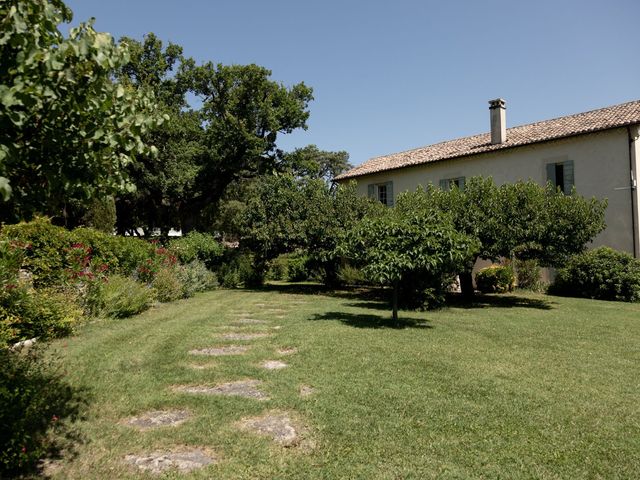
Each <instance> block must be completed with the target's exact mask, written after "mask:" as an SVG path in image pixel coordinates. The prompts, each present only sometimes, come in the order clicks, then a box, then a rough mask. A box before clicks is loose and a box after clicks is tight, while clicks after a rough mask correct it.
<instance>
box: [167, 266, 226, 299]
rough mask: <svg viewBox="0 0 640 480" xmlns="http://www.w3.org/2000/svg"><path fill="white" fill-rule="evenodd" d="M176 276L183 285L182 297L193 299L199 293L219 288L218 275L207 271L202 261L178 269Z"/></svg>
mask: <svg viewBox="0 0 640 480" xmlns="http://www.w3.org/2000/svg"><path fill="white" fill-rule="evenodd" d="M176 276H177V278H178V280H179V281H180V283H181V284H182V296H183V297H185V298H189V297H193V295H194V294H196V293H198V292H205V291H207V290H213V289H214V288H216V287H217V286H218V279H217V277H216V274H215V273H213V272H211V271H210V270H208V269H207V267H206V265H205V264H204V263H203V262H201V261H200V260H193V261H192V262H190V263H187V264H186V265H180V266H178V267H177V269H176Z"/></svg>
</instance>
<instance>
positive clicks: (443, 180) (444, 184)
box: [440, 178, 449, 190]
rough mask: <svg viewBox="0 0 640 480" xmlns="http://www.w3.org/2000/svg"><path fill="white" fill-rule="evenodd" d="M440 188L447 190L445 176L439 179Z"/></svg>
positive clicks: (447, 184)
mask: <svg viewBox="0 0 640 480" xmlns="http://www.w3.org/2000/svg"><path fill="white" fill-rule="evenodd" d="M440 190H449V180H447V179H446V178H443V179H442V180H440Z"/></svg>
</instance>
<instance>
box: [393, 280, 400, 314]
mask: <svg viewBox="0 0 640 480" xmlns="http://www.w3.org/2000/svg"><path fill="white" fill-rule="evenodd" d="M399 283H400V282H398V281H397V280H396V281H395V282H393V323H394V325H397V324H398V287H399Z"/></svg>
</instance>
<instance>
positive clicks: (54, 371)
mask: <svg viewBox="0 0 640 480" xmlns="http://www.w3.org/2000/svg"><path fill="white" fill-rule="evenodd" d="M86 403H87V401H86V395H85V394H84V392H82V391H80V390H78V389H74V388H73V387H71V386H70V385H69V384H68V383H67V382H66V381H65V380H64V378H63V376H62V374H61V373H60V370H59V368H58V367H57V366H56V365H55V364H54V363H52V362H51V361H50V360H49V361H46V360H45V359H44V356H43V353H42V350H41V348H39V347H33V348H31V349H30V350H29V351H26V352H25V351H18V352H14V351H11V350H9V349H7V348H0V425H1V426H2V435H0V478H8V477H14V476H18V475H22V474H27V473H31V472H33V471H34V470H35V469H36V467H37V464H38V462H39V461H40V460H42V459H44V458H47V457H49V456H54V455H56V454H57V453H58V452H59V451H60V450H61V449H63V448H64V449H66V450H68V449H70V448H72V442H71V440H73V439H75V438H76V435H75V433H74V431H73V430H72V429H71V427H70V425H71V423H72V422H73V421H74V420H77V419H78V418H79V417H80V414H81V411H82V409H83V406H84V405H85V404H86Z"/></svg>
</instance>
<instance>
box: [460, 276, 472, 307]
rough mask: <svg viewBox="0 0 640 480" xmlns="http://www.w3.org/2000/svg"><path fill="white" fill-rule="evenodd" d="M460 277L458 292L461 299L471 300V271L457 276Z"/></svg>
mask: <svg viewBox="0 0 640 480" xmlns="http://www.w3.org/2000/svg"><path fill="white" fill-rule="evenodd" d="M459 277H460V291H461V292H462V297H463V298H465V299H468V300H470V299H472V298H473V293H474V290H473V270H468V271H465V272H462V273H460V274H459Z"/></svg>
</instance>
